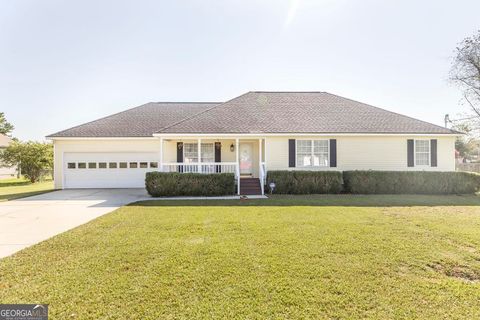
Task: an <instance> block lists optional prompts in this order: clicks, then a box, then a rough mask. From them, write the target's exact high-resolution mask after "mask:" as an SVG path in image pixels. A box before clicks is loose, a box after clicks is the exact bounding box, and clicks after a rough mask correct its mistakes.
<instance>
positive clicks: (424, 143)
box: [415, 140, 430, 166]
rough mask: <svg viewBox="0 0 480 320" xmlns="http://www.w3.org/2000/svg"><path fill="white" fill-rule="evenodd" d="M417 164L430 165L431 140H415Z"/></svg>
mask: <svg viewBox="0 0 480 320" xmlns="http://www.w3.org/2000/svg"><path fill="white" fill-rule="evenodd" d="M415 165H416V166H429V165H430V140H415Z"/></svg>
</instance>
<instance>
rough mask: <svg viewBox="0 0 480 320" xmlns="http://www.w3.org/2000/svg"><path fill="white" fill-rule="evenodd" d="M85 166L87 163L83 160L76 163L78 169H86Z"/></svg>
mask: <svg viewBox="0 0 480 320" xmlns="http://www.w3.org/2000/svg"><path fill="white" fill-rule="evenodd" d="M86 168H87V164H86V163H85V162H79V163H78V169H86Z"/></svg>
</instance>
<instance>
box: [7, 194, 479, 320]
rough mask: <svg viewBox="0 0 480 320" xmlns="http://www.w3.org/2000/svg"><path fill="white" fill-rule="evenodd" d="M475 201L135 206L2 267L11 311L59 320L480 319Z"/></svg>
mask: <svg viewBox="0 0 480 320" xmlns="http://www.w3.org/2000/svg"><path fill="white" fill-rule="evenodd" d="M347 199H350V201H349V202H347V203H346V205H348V206H346V205H342V206H339V205H338V202H340V203H344V202H345V201H347ZM388 199H390V200H388ZM402 199H403V203H404V204H405V205H412V202H417V203H418V202H421V203H425V204H429V205H433V204H437V203H441V204H442V205H441V206H439V205H435V206H426V205H425V206H413V207H406V206H392V203H393V204H395V203H399V202H402ZM445 199H450V202H452V204H453V202H454V201H457V202H458V201H460V200H459V199H461V201H460V203H455V204H456V205H455V206H453V205H452V206H445V205H444V201H445ZM355 201H357V202H361V204H360V205H359V206H350V205H351V204H352V203H353V204H355ZM375 201H377V202H379V203H381V205H382V206H374V205H373V204H372V203H374V202H375ZM477 201H478V199H477V197H475V196H469V197H467V196H466V197H458V198H457V197H430V196H428V197H418V196H357V197H351V196H327V197H325V196H310V197H293V196H290V197H282V196H276V197H274V198H272V199H268V200H254V201H251V200H249V201H203V202H198V201H182V202H180V201H177V202H175V201H168V202H162V201H156V202H144V203H137V204H133V205H130V206H127V207H123V208H121V209H119V210H117V211H115V212H113V213H111V214H108V215H105V216H103V217H101V218H99V219H96V220H94V221H92V222H90V223H88V224H86V225H83V226H80V227H78V228H76V229H74V230H72V231H69V232H67V233H64V234H61V235H59V236H57V237H54V238H52V239H50V240H48V241H45V242H42V243H40V244H38V245H36V246H33V247H31V248H28V249H26V250H23V251H21V252H19V253H18V254H16V255H14V256H11V257H8V258H5V259H2V260H0V301H1V302H2V303H48V304H50V306H49V310H50V318H51V319H358V318H374V319H392V318H395V319H413V318H417V319H440V318H442V319H446V318H448V319H472V318H478V317H480V282H479V279H480V251H479V248H480V232H479V230H480V207H477V206H475V205H474V204H475V203H476V202H477ZM329 204H330V205H329ZM458 204H462V205H461V206H459V205H458Z"/></svg>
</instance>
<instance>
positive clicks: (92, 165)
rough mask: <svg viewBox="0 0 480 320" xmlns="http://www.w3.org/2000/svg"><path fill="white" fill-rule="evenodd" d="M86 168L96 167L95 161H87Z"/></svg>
mask: <svg viewBox="0 0 480 320" xmlns="http://www.w3.org/2000/svg"><path fill="white" fill-rule="evenodd" d="M88 169H97V163H96V162H89V163H88Z"/></svg>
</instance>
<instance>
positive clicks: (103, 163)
mask: <svg viewBox="0 0 480 320" xmlns="http://www.w3.org/2000/svg"><path fill="white" fill-rule="evenodd" d="M98 168H99V169H106V168H107V163H106V162H99V163H98Z"/></svg>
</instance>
